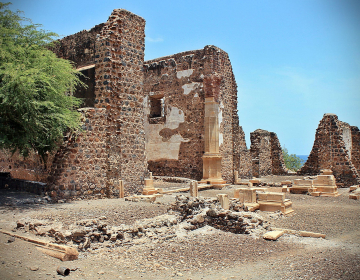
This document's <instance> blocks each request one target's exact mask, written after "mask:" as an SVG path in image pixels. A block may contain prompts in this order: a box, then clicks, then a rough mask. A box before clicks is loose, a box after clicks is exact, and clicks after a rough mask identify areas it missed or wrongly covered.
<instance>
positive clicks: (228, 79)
mask: <svg viewBox="0 0 360 280" xmlns="http://www.w3.org/2000/svg"><path fill="white" fill-rule="evenodd" d="M215 57H216V58H217V60H215V61H214V63H215V66H214V68H215V73H219V74H221V75H222V77H223V78H222V83H221V84H220V91H221V95H220V100H219V101H220V110H221V119H219V123H220V135H221V134H222V143H221V138H220V153H221V154H222V156H223V158H222V162H221V165H222V168H221V173H222V177H223V178H224V179H225V181H227V182H228V183H233V182H234V171H235V170H236V171H239V166H238V164H237V158H238V154H239V149H238V148H237V146H236V145H237V144H240V141H241V138H239V134H238V132H239V130H240V128H239V121H238V111H237V84H236V81H235V76H234V73H233V71H232V66H231V62H230V59H229V56H228V54H227V53H226V52H224V51H220V52H219V50H217V55H216V56H215ZM217 69H218V70H217ZM240 146H241V144H240Z"/></svg>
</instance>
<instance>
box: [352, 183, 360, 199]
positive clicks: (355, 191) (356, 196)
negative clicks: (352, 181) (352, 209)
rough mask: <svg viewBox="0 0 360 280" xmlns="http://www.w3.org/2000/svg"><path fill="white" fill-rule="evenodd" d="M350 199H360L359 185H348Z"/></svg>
mask: <svg viewBox="0 0 360 280" xmlns="http://www.w3.org/2000/svg"><path fill="white" fill-rule="evenodd" d="M349 198H350V199H355V200H359V199H360V188H359V185H355V186H351V187H350V194H349Z"/></svg>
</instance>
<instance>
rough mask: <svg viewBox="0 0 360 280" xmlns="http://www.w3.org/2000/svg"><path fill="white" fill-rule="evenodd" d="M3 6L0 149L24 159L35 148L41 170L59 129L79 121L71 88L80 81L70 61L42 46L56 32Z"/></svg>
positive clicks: (77, 124)
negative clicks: (17, 154) (47, 29)
mask: <svg viewBox="0 0 360 280" xmlns="http://www.w3.org/2000/svg"><path fill="white" fill-rule="evenodd" d="M9 4H10V3H0V148H1V149H5V150H10V151H11V152H12V153H15V152H16V151H19V152H20V154H21V155H23V156H24V157H26V156H28V155H29V152H30V151H35V152H36V153H37V154H38V155H39V156H40V160H41V161H42V163H43V164H44V165H45V168H46V161H47V158H48V155H49V153H50V152H52V151H54V150H56V149H57V148H58V145H59V143H60V142H61V141H62V138H63V135H64V133H65V132H67V131H72V130H76V129H78V128H79V127H80V125H81V122H80V117H81V115H80V113H79V112H77V110H76V108H77V107H78V106H79V105H80V104H81V100H80V99H78V98H75V97H74V96H72V90H73V89H75V88H76V87H77V86H80V85H81V86H83V84H82V83H81V81H80V78H79V73H78V72H77V71H76V69H75V68H74V67H73V64H72V63H71V62H70V61H67V60H65V59H60V58H58V57H56V55H55V54H54V53H53V52H51V51H50V50H48V49H47V48H48V47H50V46H51V44H53V43H54V41H53V37H56V36H57V34H55V33H52V32H47V31H44V30H41V29H40V30H39V29H38V28H39V27H40V25H38V24H32V23H31V21H30V20H29V19H25V18H23V17H22V16H21V12H19V11H17V12H12V11H10V10H8V9H6V8H7V6H8V5H9ZM24 23H28V24H24Z"/></svg>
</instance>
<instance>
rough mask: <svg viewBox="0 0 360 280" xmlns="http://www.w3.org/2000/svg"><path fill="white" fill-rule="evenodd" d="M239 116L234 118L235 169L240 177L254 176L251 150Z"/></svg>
mask: <svg viewBox="0 0 360 280" xmlns="http://www.w3.org/2000/svg"><path fill="white" fill-rule="evenodd" d="M238 118H239V117H238V116H237V114H236V117H235V118H234V170H238V172H239V178H252V160H251V154H250V150H249V149H248V148H247V147H246V141H245V133H244V130H243V129H242V127H241V126H240V125H239V119H238Z"/></svg>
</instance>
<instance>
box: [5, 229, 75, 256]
mask: <svg viewBox="0 0 360 280" xmlns="http://www.w3.org/2000/svg"><path fill="white" fill-rule="evenodd" d="M0 232H1V233H4V234H7V235H10V236H13V237H16V238H19V239H22V240H25V241H27V242H30V243H33V244H35V246H37V247H38V248H37V249H38V250H40V251H41V252H43V253H45V254H47V255H49V256H52V257H55V258H58V259H60V260H62V261H72V260H77V258H78V256H79V252H78V251H77V250H76V249H75V248H73V247H69V246H63V245H58V244H53V243H49V242H45V241H41V240H37V239H33V238H30V237H26V236H21V235H18V234H15V233H12V232H10V231H5V230H0Z"/></svg>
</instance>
